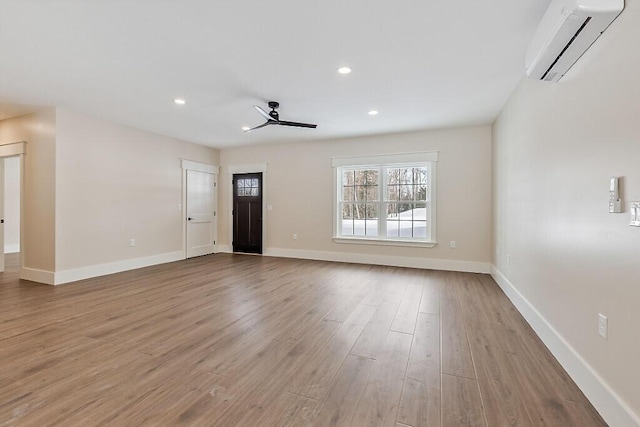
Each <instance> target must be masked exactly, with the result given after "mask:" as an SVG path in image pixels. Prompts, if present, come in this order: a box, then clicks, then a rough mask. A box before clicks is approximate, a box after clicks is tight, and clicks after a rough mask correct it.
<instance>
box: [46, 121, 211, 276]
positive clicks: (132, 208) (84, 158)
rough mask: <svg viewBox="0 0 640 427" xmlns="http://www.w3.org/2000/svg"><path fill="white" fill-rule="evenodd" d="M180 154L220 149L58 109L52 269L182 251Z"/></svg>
mask: <svg viewBox="0 0 640 427" xmlns="http://www.w3.org/2000/svg"><path fill="white" fill-rule="evenodd" d="M181 158H184V159H188V160H193V161H198V162H202V163H209V164H216V165H217V164H218V163H219V152H218V150H215V149H213V148H210V147H204V146H201V145H196V144H191V143H187V142H184V141H180V140H177V139H173V138H168V137H164V136H160V135H157V134H152V133H149V132H144V131H141V130H136V129H133V128H130V127H126V126H120V125H115V124H111V123H107V122H105V121H102V120H98V119H95V118H92V117H89V116H85V115H82V114H78V113H75V112H71V111H67V110H64V109H58V116H57V151H56V163H57V175H56V270H57V271H61V270H70V269H77V268H81V267H87V266H92V265H97V264H105V263H111V262H117V261H123V260H127V259H135V258H142V257H149V256H155V255H162V254H167V253H171V252H175V251H181V250H182V249H183V238H182V236H183V235H182V225H183V218H182V212H181V211H180V210H178V204H180V203H182V169H181V163H180V159H181ZM130 239H136V246H135V247H130V246H129V240H130Z"/></svg>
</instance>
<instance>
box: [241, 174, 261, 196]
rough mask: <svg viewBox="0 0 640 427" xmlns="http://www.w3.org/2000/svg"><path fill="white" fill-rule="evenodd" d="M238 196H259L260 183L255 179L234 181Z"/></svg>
mask: <svg viewBox="0 0 640 427" xmlns="http://www.w3.org/2000/svg"><path fill="white" fill-rule="evenodd" d="M236 187H237V190H238V196H259V195H260V182H259V180H258V179H257V178H245V179H238V180H237V181H236Z"/></svg>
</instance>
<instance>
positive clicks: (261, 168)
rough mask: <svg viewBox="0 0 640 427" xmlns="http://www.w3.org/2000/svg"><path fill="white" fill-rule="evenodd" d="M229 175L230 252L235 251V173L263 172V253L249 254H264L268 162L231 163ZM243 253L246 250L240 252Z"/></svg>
mask: <svg viewBox="0 0 640 427" xmlns="http://www.w3.org/2000/svg"><path fill="white" fill-rule="evenodd" d="M227 169H228V170H227V172H228V177H229V181H228V182H229V187H228V189H229V191H228V193H229V197H228V202H229V204H228V206H229V212H228V215H229V216H228V218H229V252H232V253H233V184H232V182H233V175H235V174H239V173H262V248H261V249H262V250H261V252H262V253H261V254H247V255H258V256H262V255H264V252H265V250H264V249H265V242H266V241H267V212H266V211H267V209H266V206H267V190H266V189H267V164H266V163H253V164H243V165H229V166H228V167H227ZM238 253H239V254H242V253H244V252H238Z"/></svg>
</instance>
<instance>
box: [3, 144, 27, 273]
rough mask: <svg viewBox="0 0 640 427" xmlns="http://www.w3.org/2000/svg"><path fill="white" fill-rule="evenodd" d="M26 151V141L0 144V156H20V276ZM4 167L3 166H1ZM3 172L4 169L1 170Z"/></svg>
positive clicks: (23, 229)
mask: <svg viewBox="0 0 640 427" xmlns="http://www.w3.org/2000/svg"><path fill="white" fill-rule="evenodd" d="M26 152H27V142H26V141H18V142H10V143H7V144H0V158H2V159H4V158H6V157H18V156H19V157H20V180H19V181H20V184H19V185H20V202H19V203H20V261H19V262H20V278H23V270H24V254H25V236H24V231H25V221H26V215H25V209H24V204H25V197H24V177H25V170H24V169H25V159H24V156H25V154H26ZM3 169H4V168H3ZM3 173H4V171H3ZM0 193H1V195H2V197H4V188H3V189H2V191H1V192H0ZM0 244H2V257H4V255H5V254H4V238H3V239H2V242H0Z"/></svg>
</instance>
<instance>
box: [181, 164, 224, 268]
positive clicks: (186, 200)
mask: <svg viewBox="0 0 640 427" xmlns="http://www.w3.org/2000/svg"><path fill="white" fill-rule="evenodd" d="M182 170H183V193H182V194H183V214H184V216H185V218H184V219H185V221H184V223H183V224H184V228H183V232H184V239H185V240H184V242H185V253H184V256H185V258H193V257H197V256H202V255H209V254H212V253H215V252H216V239H217V233H218V227H217V212H216V210H217V205H218V202H217V201H218V167H217V166H213V165H209V164H206V163H199V162H193V161H189V160H182Z"/></svg>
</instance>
